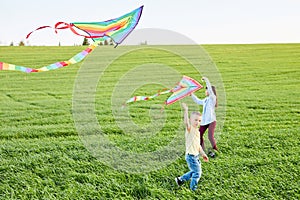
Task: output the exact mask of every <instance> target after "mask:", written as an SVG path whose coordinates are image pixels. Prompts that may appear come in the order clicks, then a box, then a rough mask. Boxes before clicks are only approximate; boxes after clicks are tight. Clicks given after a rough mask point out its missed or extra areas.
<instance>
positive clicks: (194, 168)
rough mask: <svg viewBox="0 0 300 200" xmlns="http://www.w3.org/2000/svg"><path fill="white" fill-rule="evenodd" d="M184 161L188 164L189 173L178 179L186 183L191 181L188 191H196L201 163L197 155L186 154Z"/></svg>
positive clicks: (200, 172)
mask: <svg viewBox="0 0 300 200" xmlns="http://www.w3.org/2000/svg"><path fill="white" fill-rule="evenodd" d="M185 160H186V162H187V164H188V167H189V169H190V171H189V172H187V173H185V174H184V175H182V176H181V177H180V179H181V180H182V181H188V180H190V179H191V182H190V189H191V190H196V189H197V185H198V181H199V180H200V177H201V174H202V170H201V162H200V160H199V155H197V156H194V155H189V154H186V156H185Z"/></svg>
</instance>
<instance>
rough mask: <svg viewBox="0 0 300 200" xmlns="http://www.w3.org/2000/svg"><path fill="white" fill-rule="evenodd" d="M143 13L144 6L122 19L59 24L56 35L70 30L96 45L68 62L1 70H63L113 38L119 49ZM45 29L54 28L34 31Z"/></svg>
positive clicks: (4, 65)
mask: <svg viewBox="0 0 300 200" xmlns="http://www.w3.org/2000/svg"><path fill="white" fill-rule="evenodd" d="M142 11H143V6H141V7H139V8H137V9H135V10H133V11H132V12H130V13H127V14H125V15H123V16H121V17H118V18H116V19H111V20H107V21H103V22H73V23H65V22H57V23H56V24H55V26H54V30H55V33H57V31H58V30H61V29H70V30H71V31H72V32H73V33H74V34H76V35H79V36H82V37H84V38H91V39H92V40H93V41H94V43H93V44H91V45H90V46H89V47H88V48H86V49H85V50H83V51H82V52H80V53H78V54H76V55H75V56H73V57H72V58H70V59H69V60H67V61H61V62H56V63H53V64H51V65H48V66H44V67H40V68H29V67H23V66H18V65H14V64H9V63H4V62H0V70H15V71H21V72H26V73H31V72H44V71H50V70H54V69H58V68H62V67H65V66H68V65H70V64H75V63H78V62H80V61H82V60H83V59H84V58H85V57H86V56H87V55H88V54H90V53H91V52H92V51H93V50H94V49H95V48H96V47H97V46H98V45H99V43H100V42H102V41H104V40H106V39H107V38H111V39H112V40H113V41H114V43H115V44H116V46H115V47H117V46H118V45H119V44H120V43H122V42H123V40H124V39H125V38H126V37H127V36H128V35H129V34H130V33H131V32H132V31H133V29H134V28H135V27H136V26H137V24H138V22H139V19H140V17H141V14H142ZM44 28H52V27H51V26H41V27H39V28H37V29H36V30H34V31H37V30H41V29H44ZM77 29H79V30H81V31H84V32H85V33H86V35H83V34H80V33H79V32H78V31H77ZM34 31H32V32H30V33H29V34H28V35H27V37H26V39H28V38H29V37H30V36H31V34H32V33H33V32H34Z"/></svg>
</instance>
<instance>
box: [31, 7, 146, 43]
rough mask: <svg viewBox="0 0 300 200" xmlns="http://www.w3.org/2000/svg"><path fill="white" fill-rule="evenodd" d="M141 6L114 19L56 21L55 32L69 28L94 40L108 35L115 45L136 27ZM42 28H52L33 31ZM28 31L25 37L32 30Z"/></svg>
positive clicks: (105, 37)
mask: <svg viewBox="0 0 300 200" xmlns="http://www.w3.org/2000/svg"><path fill="white" fill-rule="evenodd" d="M142 11H143V6H141V7H139V8H137V9H135V10H133V11H131V12H130V13H127V14H125V15H123V16H121V17H118V18H116V19H111V20H107V21H102V22H72V23H66V22H57V23H56V24H55V26H54V29H55V33H57V30H60V29H70V30H71V31H72V32H73V33H74V34H76V35H79V36H82V37H85V38H91V39H92V40H94V41H104V40H106V39H107V38H108V37H109V38H111V39H112V40H113V41H114V42H115V43H116V45H118V44H120V43H121V42H122V41H123V40H124V39H125V38H126V37H127V36H128V35H129V34H130V33H131V32H132V30H133V29H134V28H135V27H136V25H137V24H138V22H139V20H140V17H141V14H142ZM44 28H52V27H51V26H41V27H39V28H37V29H36V30H34V31H37V30H41V29H44ZM77 29H79V30H81V31H83V32H85V33H86V34H87V35H83V34H81V33H79V32H78V31H77ZM34 31H32V32H30V33H29V34H28V35H27V37H26V39H27V38H29V37H30V35H31V34H32V33H33V32H34Z"/></svg>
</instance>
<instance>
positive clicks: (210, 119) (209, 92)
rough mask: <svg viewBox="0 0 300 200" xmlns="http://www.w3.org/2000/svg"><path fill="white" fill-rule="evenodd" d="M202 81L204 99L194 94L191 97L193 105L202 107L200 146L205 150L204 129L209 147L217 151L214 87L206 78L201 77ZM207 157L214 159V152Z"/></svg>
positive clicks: (216, 104) (215, 95) (215, 96)
mask: <svg viewBox="0 0 300 200" xmlns="http://www.w3.org/2000/svg"><path fill="white" fill-rule="evenodd" d="M202 80H204V81H205V83H206V91H205V95H206V98H205V99H199V98H198V97H197V96H196V95H194V94H192V95H191V96H192V99H193V101H194V102H195V103H197V104H199V105H203V112H202V121H201V124H200V129H199V131H200V144H201V146H202V149H203V150H205V147H204V139H203V135H204V133H205V131H206V129H208V139H209V141H210V143H211V146H212V148H213V149H214V150H216V151H218V147H217V144H216V141H215V136H214V134H215V128H216V113H215V108H216V107H217V106H218V103H217V93H216V88H215V87H214V86H211V84H210V82H209V80H208V78H206V77H202ZM209 155H210V156H211V157H215V154H214V152H209Z"/></svg>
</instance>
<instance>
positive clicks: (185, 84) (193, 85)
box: [126, 76, 203, 105]
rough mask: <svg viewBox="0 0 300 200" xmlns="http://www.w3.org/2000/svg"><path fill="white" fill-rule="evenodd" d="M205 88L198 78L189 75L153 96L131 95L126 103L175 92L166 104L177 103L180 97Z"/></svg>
mask: <svg viewBox="0 0 300 200" xmlns="http://www.w3.org/2000/svg"><path fill="white" fill-rule="evenodd" d="M201 88H203V86H202V85H201V84H200V83H198V82H197V81H196V80H194V79H192V78H191V77H188V76H183V77H182V79H181V81H180V82H179V83H178V85H176V86H175V87H174V88H173V89H170V90H166V91H164V92H158V93H157V94H154V95H152V96H134V97H131V98H130V99H129V100H127V101H126V104H128V103H131V102H136V101H147V100H150V99H153V98H155V97H158V96H160V95H161V94H168V93H173V94H172V95H171V96H170V97H169V98H168V99H167V100H166V101H165V104H166V105H170V104H173V103H175V102H176V101H179V100H180V99H183V98H184V97H186V96H188V95H190V94H192V93H193V92H196V91H197V90H200V89H201Z"/></svg>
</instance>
